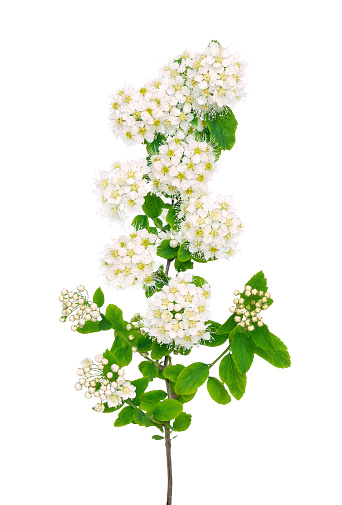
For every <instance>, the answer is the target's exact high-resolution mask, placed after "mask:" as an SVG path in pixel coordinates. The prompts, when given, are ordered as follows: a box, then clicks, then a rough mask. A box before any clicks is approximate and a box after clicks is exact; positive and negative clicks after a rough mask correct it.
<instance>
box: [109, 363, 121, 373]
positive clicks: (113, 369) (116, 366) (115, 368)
mask: <svg viewBox="0 0 342 505" xmlns="http://www.w3.org/2000/svg"><path fill="white" fill-rule="evenodd" d="M110 369H111V370H112V372H114V373H117V372H118V371H119V369H120V367H119V365H116V364H114V365H112V366H111V367H110Z"/></svg>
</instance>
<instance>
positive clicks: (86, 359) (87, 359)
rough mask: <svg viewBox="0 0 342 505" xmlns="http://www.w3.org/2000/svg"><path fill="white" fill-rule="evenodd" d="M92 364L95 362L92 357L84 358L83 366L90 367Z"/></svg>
mask: <svg viewBox="0 0 342 505" xmlns="http://www.w3.org/2000/svg"><path fill="white" fill-rule="evenodd" d="M92 364H93V362H92V360H91V359H90V358H84V359H83V360H82V361H81V365H82V368H90V367H91V365H92Z"/></svg>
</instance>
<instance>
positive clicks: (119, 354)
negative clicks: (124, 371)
mask: <svg viewBox="0 0 342 505" xmlns="http://www.w3.org/2000/svg"><path fill="white" fill-rule="evenodd" d="M114 356H115V358H116V363H117V364H118V365H119V367H120V368H122V367H124V366H127V365H129V364H130V362H131V361H132V358H133V353H132V348H131V347H129V346H127V345H126V346H122V347H119V348H118V349H115V352H114Z"/></svg>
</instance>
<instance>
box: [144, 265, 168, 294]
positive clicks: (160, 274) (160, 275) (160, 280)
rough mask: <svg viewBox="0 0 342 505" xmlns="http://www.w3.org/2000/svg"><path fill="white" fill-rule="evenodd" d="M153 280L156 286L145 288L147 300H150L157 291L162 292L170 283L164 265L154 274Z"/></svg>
mask: <svg viewBox="0 0 342 505" xmlns="http://www.w3.org/2000/svg"><path fill="white" fill-rule="evenodd" d="M153 279H154V281H155V286H144V289H145V296H146V298H150V297H151V296H152V295H154V293H156V292H157V291H161V290H162V289H163V286H165V285H166V284H168V283H169V277H167V275H166V274H165V272H164V267H163V265H160V267H159V268H158V269H157V270H156V271H155V272H153Z"/></svg>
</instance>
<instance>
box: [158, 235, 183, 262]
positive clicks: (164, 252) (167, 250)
mask: <svg viewBox="0 0 342 505" xmlns="http://www.w3.org/2000/svg"><path fill="white" fill-rule="evenodd" d="M177 254H178V247H170V239H165V240H163V241H162V242H161V244H160V245H159V246H158V247H157V256H160V257H161V258H164V259H173V258H176V257H177Z"/></svg>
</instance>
